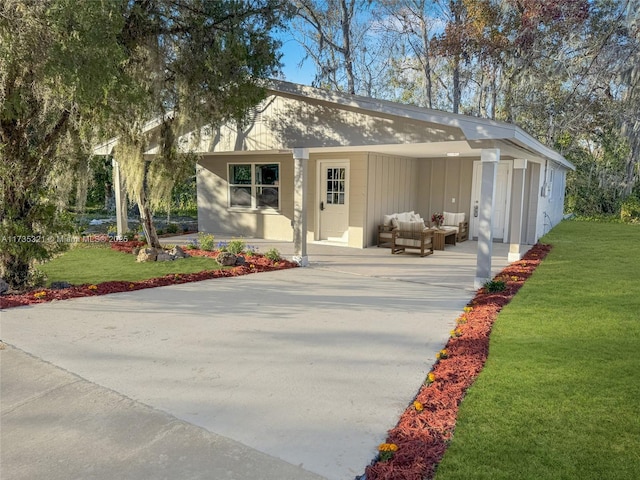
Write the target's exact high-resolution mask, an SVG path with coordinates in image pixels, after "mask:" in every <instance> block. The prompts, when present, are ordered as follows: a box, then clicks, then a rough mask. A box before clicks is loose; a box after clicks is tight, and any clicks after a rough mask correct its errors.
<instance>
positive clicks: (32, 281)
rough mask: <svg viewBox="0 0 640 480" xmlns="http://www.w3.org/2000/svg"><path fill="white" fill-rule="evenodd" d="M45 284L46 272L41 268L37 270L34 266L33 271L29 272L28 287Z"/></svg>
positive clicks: (38, 286)
mask: <svg viewBox="0 0 640 480" xmlns="http://www.w3.org/2000/svg"><path fill="white" fill-rule="evenodd" d="M46 284H47V274H46V273H44V272H43V271H42V270H38V269H37V268H34V269H33V271H31V272H30V273H29V280H28V285H29V286H30V287H35V288H40V287H44V286H45V285H46Z"/></svg>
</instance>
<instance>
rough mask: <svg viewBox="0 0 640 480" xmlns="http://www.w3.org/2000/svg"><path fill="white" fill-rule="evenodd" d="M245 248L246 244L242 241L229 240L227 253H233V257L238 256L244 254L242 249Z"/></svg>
mask: <svg viewBox="0 0 640 480" xmlns="http://www.w3.org/2000/svg"><path fill="white" fill-rule="evenodd" d="M246 247H247V244H246V243H244V241H242V240H231V241H230V242H229V243H228V244H227V251H228V252H230V253H233V254H234V255H239V254H240V253H242V252H244V249H245V248H246Z"/></svg>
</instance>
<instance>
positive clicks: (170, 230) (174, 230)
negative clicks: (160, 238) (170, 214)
mask: <svg viewBox="0 0 640 480" xmlns="http://www.w3.org/2000/svg"><path fill="white" fill-rule="evenodd" d="M167 233H178V225H176V224H175V223H170V224H169V225H167Z"/></svg>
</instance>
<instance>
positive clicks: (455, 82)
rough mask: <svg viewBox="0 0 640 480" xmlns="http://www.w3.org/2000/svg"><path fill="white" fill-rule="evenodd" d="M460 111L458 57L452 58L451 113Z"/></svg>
mask: <svg viewBox="0 0 640 480" xmlns="http://www.w3.org/2000/svg"><path fill="white" fill-rule="evenodd" d="M459 110H460V56H459V55H457V54H456V55H455V56H454V57H453V113H458V112H459Z"/></svg>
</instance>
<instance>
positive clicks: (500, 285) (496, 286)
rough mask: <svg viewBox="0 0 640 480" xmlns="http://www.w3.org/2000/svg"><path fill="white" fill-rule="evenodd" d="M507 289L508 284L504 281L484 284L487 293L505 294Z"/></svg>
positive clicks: (490, 281)
mask: <svg viewBox="0 0 640 480" xmlns="http://www.w3.org/2000/svg"><path fill="white" fill-rule="evenodd" d="M506 288H507V284H506V283H505V282H504V280H489V281H488V282H487V283H485V284H484V289H485V291H487V293H497V292H504V291H505V290H506Z"/></svg>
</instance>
